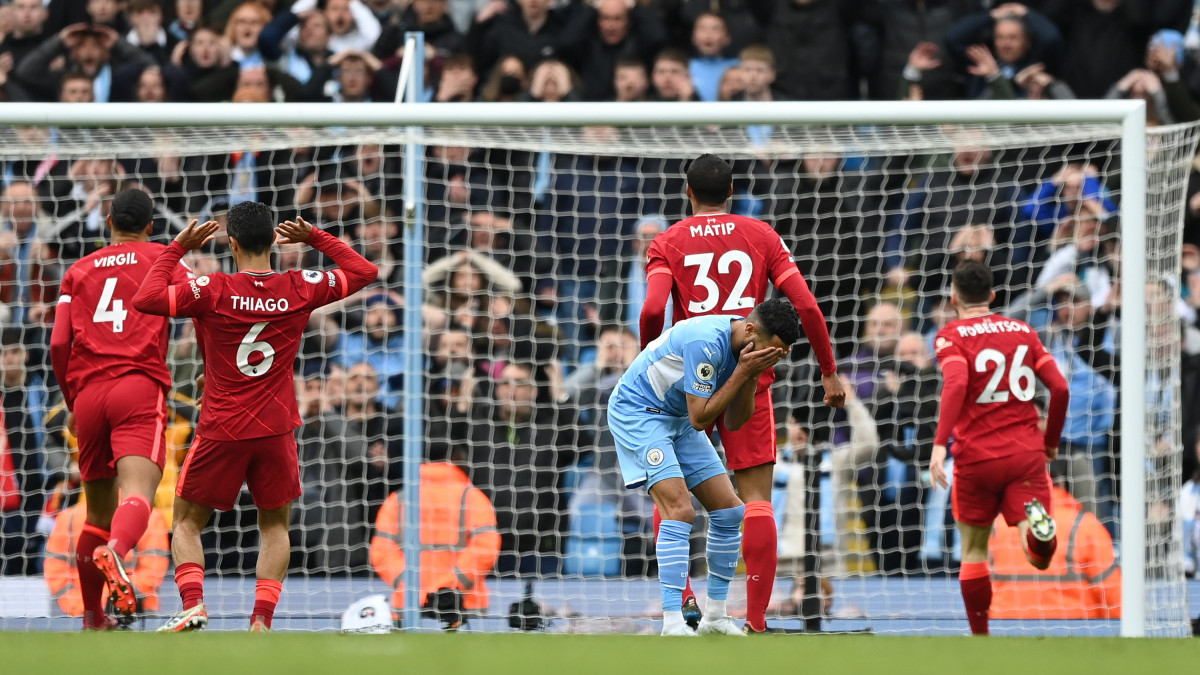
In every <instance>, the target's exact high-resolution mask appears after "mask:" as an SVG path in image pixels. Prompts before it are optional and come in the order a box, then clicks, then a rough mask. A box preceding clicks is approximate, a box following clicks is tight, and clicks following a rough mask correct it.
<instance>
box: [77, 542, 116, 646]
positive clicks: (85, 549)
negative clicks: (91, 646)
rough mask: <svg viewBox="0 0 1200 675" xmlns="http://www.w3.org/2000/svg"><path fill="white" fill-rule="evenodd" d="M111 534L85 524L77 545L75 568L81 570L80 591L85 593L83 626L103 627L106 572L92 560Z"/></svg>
mask: <svg viewBox="0 0 1200 675" xmlns="http://www.w3.org/2000/svg"><path fill="white" fill-rule="evenodd" d="M109 536H110V534H109V532H108V530H102V529H100V528H98V527H96V526H95V525H88V524H85V525H84V526H83V530H81V531H80V533H79V541H78V543H76V545H75V569H77V570H78V571H79V592H80V593H81V594H82V595H83V627H84V628H101V627H103V626H104V625H105V618H104V597H103V595H104V583H105V579H104V573H103V572H101V571H100V569H99V568H97V567H96V563H94V562H92V551H95V550H96V547H97V546H104V545H105V544H107V543H108V538H109Z"/></svg>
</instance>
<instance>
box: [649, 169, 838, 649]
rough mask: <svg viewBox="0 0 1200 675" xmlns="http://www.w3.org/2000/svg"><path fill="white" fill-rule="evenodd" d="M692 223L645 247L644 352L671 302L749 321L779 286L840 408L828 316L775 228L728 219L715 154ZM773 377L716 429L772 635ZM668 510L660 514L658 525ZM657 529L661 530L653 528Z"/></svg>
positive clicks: (690, 173) (760, 613) (729, 189)
mask: <svg viewBox="0 0 1200 675" xmlns="http://www.w3.org/2000/svg"><path fill="white" fill-rule="evenodd" d="M687 195H688V199H689V200H690V201H691V204H692V213H693V214H694V215H693V216H692V217H691V218H686V219H684V220H681V221H679V222H678V223H675V224H674V225H672V226H671V227H669V228H667V229H666V231H664V232H662V233H661V234H659V235H658V236H657V237H655V238H654V241H653V242H652V243H651V244H650V247H649V249H648V250H647V257H648V261H647V263H646V302H645V304H644V305H643V306H642V314H641V319H640V328H641V336H640V337H641V341H642V347H643V348H644V347H646V345H647V344H649V343H650V342H651V341H653V340H654V339H656V338H657V337H658V336H659V334H660V333H661V332H662V328H663V323H664V321H665V316H666V304H667V299H668V297H673V298H674V303H675V304H674V308H673V312H674V313H673V314H672V316H674V317H676V318H683V317H697V316H706V315H711V314H736V315H739V316H742V317H745V316H747V315H748V314H749V313H750V312H751V310H752V309H754V308H755V307H756V306H759V305H760V304H761V303H762V302H763V301H764V300H766V297H767V292H768V291H769V289H770V288H771V285H772V284H774V286H775V287H776V288H778V289H779V290H780V291H781V292H782V293H783V295H785V296H786V297H787V300H788V301H790V302H791V304H792V305H793V307H794V308H795V311H796V312H797V313H798V315H799V319H800V322H801V323H802V324H803V326H804V334H805V336H807V337H808V341H809V344H810V345H811V347H812V350H813V353H814V354H815V355H816V358H817V362H818V363H819V364H820V367H821V384H822V385H823V386H824V388H825V404H826V405H829V406H833V407H835V408H840V407H842V404H843V403H844V401H845V393H844V391H843V389H842V383H841V380H840V379H838V376H837V364H836V363H835V362H834V357H833V345H832V344H831V343H830V341H829V329H828V327H827V326H826V325H825V315H824V314H823V313H822V312H821V309H820V308H819V307H818V306H817V301H816V299H815V298H814V297H813V295H812V292H811V291H809V289H808V284H807V283H805V281H804V276H803V275H802V274H801V273H800V270H799V269H798V268H797V267H796V262H795V260H794V259H793V257H792V254H791V251H789V250H788V248H787V245H786V244H785V243H784V242H783V240H782V239H781V238H780V237H779V235H778V234H777V233H776V232H775V230H774V229H773V228H772V227H771V226H770V225H768V224H767V223H764V222H762V221H761V220H755V219H753V218H747V217H743V216H735V215H731V214H729V213H726V211H725V209H726V205H727V203H728V201H729V199H730V197H731V196H732V195H733V169H732V167H730V165H729V163H728V162H726V161H725V160H723V159H721V158H720V157H718V156H716V155H712V154H705V155H701V156H700V157H697V158H696V159H695V160H693V161H692V163H691V164H690V165H689V166H688V169H687ZM774 381H775V371H774V370H773V369H771V368H767V369H765V370H763V371H762V375H761V376H760V377H759V380H758V385H757V387H758V388H757V391H756V392H755V394H754V396H755V401H754V416H753V417H752V418H751V419H750V420H749V421H748V422H747V423H746V424H745V425H738V426H737V427H734V426H731V425H729V424H728V422H729V418H728V416H726V417H725V418H724V421H722V420H720V419H718V420H717V424H716V429H717V430H718V432H719V433H720V437H721V444H722V446H723V447H724V449H725V457H726V460H727V461H728V464H729V468H730V469H731V470H732V471H733V472H734V474H735V475H736V477H737V486H738V496H739V497H740V498H741V500H742V501H744V502H745V503H746V533H745V539H746V550H745V558H746V596H747V605H746V626H745V628H746V630H747V632H751V633H763V632H767V625H766V621H767V619H766V612H767V605H768V604H769V603H770V601H771V591H772V589H773V588H774V586H775V572H776V568H777V567H778V562H779V561H778V553H777V549H778V544H777V542H778V533H777V532H776V526H775V513H774V510H773V508H772V506H771V489H772V484H773V482H774V469H775V413H774V403H773V402H772V400H771V383H773V382H774ZM659 518H660V514H659V513H658V511H657V510H656V511H655V518H654V522H655V523H656V524H657V523H658V522H659ZM655 529H656V530H657V526H656V528H655ZM683 602H684V606H685V614H686V615H687V616H688V619H689V624H692V625H696V624H698V622H699V620H700V615H701V612H700V610H699V605H698V604H697V603H696V601H695V595H694V594H693V593H692V592H691V586H690V583H689V585H688V587H687V588H686V590H685V592H684V595H683Z"/></svg>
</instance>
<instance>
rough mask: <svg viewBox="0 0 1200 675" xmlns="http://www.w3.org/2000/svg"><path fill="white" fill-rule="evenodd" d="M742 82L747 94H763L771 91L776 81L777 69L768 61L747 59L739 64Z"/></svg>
mask: <svg viewBox="0 0 1200 675" xmlns="http://www.w3.org/2000/svg"><path fill="white" fill-rule="evenodd" d="M738 70H741V71H742V82H743V86H744V88H745V91H746V95H747V96H751V97H753V96H761V95H763V94H766V93H768V92H770V91H771V85H772V84H774V83H775V69H774V68H772V67H771V64H769V63H767V62H766V61H759V60H758V59H745V60H743V61H742V62H741V64H739V66H738Z"/></svg>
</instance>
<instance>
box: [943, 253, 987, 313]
mask: <svg viewBox="0 0 1200 675" xmlns="http://www.w3.org/2000/svg"><path fill="white" fill-rule="evenodd" d="M951 283H952V285H953V286H954V290H955V292H956V293H958V300H959V302H961V303H962V304H965V305H986V304H990V303H991V301H992V269H991V268H990V267H988V266H987V265H986V264H984V263H982V262H979V261H978V260H964V261H962V262H960V263H958V266H957V267H955V268H954V276H953V277H951Z"/></svg>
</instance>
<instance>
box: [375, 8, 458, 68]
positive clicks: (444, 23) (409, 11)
mask: <svg viewBox="0 0 1200 675" xmlns="http://www.w3.org/2000/svg"><path fill="white" fill-rule="evenodd" d="M378 1H381V2H385V3H386V2H387V0H378ZM448 8H449V2H448V0H411V3H410V4H409V5H408V7H406V8H404V9H399V8H396V6H395V5H393V8H392V10H391V11H394V12H396V15H395V19H394V20H392V21H386V22H383V23H384V28H383V33H382V34H381V35H380V36H379V39H378V40H376V41H375V46H374V54H375V56H377V57H379V58H380V59H383V60H386V59H388V58H391V57H393V56H397V55H398V54H399V53H400V52H402V51H403V50H404V34H405V33H407V32H410V31H420V32H422V33H424V34H425V46H426V47H430V46H432V47H433V49H434V53H435V54H436V55H437V56H438V57H441V58H443V59H444V58H449V57H450V56H453V55H455V54H461V53H463V51H464V50H466V49H467V48H468V45H467V42H466V37H465V36H464V35H463V34H462V33H460V32H458V29H457V28H456V27H455V26H454V22H453V21H451V20H450V16H449V15H448V14H447V11H446V10H447V9H448ZM381 21H382V20H381Z"/></svg>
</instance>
